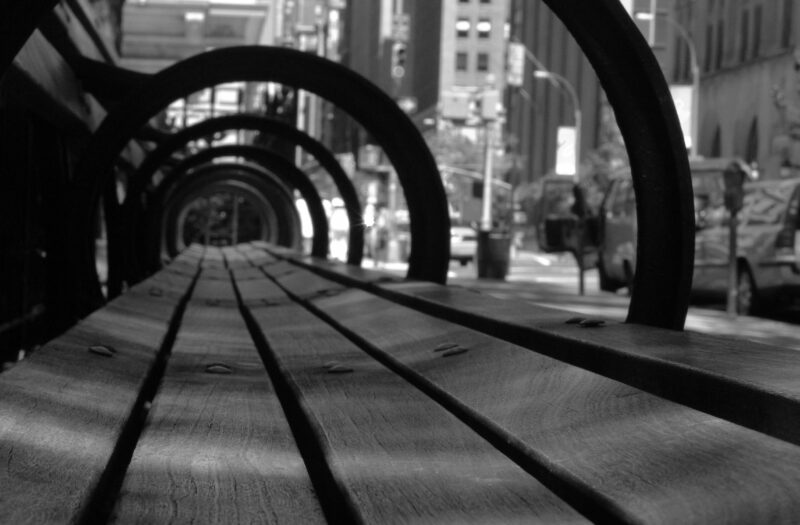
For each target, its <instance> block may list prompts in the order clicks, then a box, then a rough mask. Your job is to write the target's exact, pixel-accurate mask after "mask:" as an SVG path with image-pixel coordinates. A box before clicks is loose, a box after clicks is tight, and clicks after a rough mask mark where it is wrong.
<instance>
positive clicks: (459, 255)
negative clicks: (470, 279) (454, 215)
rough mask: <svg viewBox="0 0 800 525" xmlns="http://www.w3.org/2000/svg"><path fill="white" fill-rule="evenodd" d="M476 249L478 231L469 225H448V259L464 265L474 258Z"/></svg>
mask: <svg viewBox="0 0 800 525" xmlns="http://www.w3.org/2000/svg"><path fill="white" fill-rule="evenodd" d="M477 249H478V233H477V232H476V231H475V229H474V228H471V227H470V226H459V225H453V226H451V227H450V259H451V260H454V261H458V262H459V263H461V266H466V265H467V263H469V262H470V261H471V260H473V259H474V258H475V254H476V252H477Z"/></svg>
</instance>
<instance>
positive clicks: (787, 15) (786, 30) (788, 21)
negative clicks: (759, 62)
mask: <svg viewBox="0 0 800 525" xmlns="http://www.w3.org/2000/svg"><path fill="white" fill-rule="evenodd" d="M794 2H795V0H783V9H782V13H781V20H782V22H783V25H782V26H781V47H790V46H791V45H792V17H793V16H794V13H793V11H794V10H793V9H792V5H794Z"/></svg>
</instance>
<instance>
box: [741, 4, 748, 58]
mask: <svg viewBox="0 0 800 525" xmlns="http://www.w3.org/2000/svg"><path fill="white" fill-rule="evenodd" d="M739 20H740V24H741V28H740V29H739V38H740V39H741V40H740V41H739V62H744V61H745V60H747V53H748V52H749V51H750V11H748V10H746V9H745V10H744V11H742V17H741V18H740V19H739Z"/></svg>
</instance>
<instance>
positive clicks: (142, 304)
mask: <svg viewBox="0 0 800 525" xmlns="http://www.w3.org/2000/svg"><path fill="white" fill-rule="evenodd" d="M189 282H190V281H187V282H186V283H184V284H186V286H188V283H189ZM153 286H165V283H164V282H163V281H162V282H159V281H158V280H157V279H153V280H146V281H144V282H142V283H141V284H139V285H138V286H135V287H133V288H132V289H131V290H129V291H128V293H126V294H125V295H123V296H121V297H119V298H117V299H116V300H115V301H113V302H111V303H110V304H109V305H107V306H106V307H105V308H103V309H102V310H99V311H97V312H95V313H93V314H91V315H90V316H89V317H87V318H86V319H85V320H83V321H81V322H80V323H79V324H78V325H76V326H75V327H73V328H72V329H71V330H69V331H68V332H66V333H65V334H64V335H62V336H60V337H58V338H56V339H54V340H53V341H51V342H49V343H48V344H47V345H45V346H44V347H43V348H42V349H40V350H39V351H37V352H34V353H33V354H32V355H31V356H30V358H28V359H26V360H25V361H22V362H21V363H19V364H18V365H17V366H16V367H14V368H13V369H12V370H10V371H8V372H6V373H4V374H2V375H0V399H2V402H0V458H2V459H0V494H2V496H0V501H2V510H0V520H2V521H3V522H4V523H15V524H16V523H45V522H67V521H73V520H75V519H77V517H78V516H79V515H80V514H81V513H82V512H85V511H86V506H87V504H88V501H89V500H90V498H91V497H92V495H93V493H94V491H95V490H96V488H97V485H98V483H99V482H100V480H101V479H102V476H103V475H104V472H105V471H106V470H107V469H108V468H113V467H109V460H110V458H111V457H112V454H114V452H115V450H116V449H117V446H118V442H119V440H120V438H121V435H122V432H123V429H124V428H125V425H126V422H127V421H128V419H129V418H130V416H131V414H132V412H133V411H134V409H135V406H136V405H137V402H139V401H141V400H140V399H139V397H140V392H141V390H142V388H143V386H144V384H145V382H146V380H147V377H148V373H149V371H150V370H151V367H152V365H153V363H154V361H155V360H156V355H157V351H158V350H159V347H160V346H161V344H162V341H163V338H164V336H165V334H166V332H167V327H168V324H169V320H170V318H171V316H172V314H173V312H174V310H175V307H176V305H177V303H178V300H179V298H180V296H179V295H178V294H164V295H162V296H160V297H158V298H155V297H153V296H152V295H150V293H149V289H150V288H151V287H153ZM96 345H102V346H103V347H105V348H108V349H111V350H112V351H113V355H112V356H110V357H109V356H106V355H103V353H104V352H105V351H104V350H102V349H99V350H97V351H95V352H92V351H89V348H90V347H92V346H96Z"/></svg>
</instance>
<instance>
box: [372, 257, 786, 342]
mask: <svg viewBox="0 0 800 525" xmlns="http://www.w3.org/2000/svg"><path fill="white" fill-rule="evenodd" d="M364 265H365V267H368V268H370V267H372V262H371V261H366V262H365V263H364ZM382 269H385V270H388V271H391V272H396V273H399V274H404V272H405V265H404V264H402V263H390V264H387V265H384V266H383V267H382ZM448 284H450V285H457V286H463V287H466V288H471V289H474V290H479V291H481V292H482V293H487V294H491V295H493V296H495V297H498V298H501V299H522V300H525V301H531V302H534V303H537V304H540V305H543V306H549V307H552V308H561V309H565V310H569V311H573V312H576V313H581V314H586V315H591V316H599V317H604V318H607V319H611V320H616V321H624V320H625V316H626V315H627V311H628V303H629V298H628V296H627V295H626V294H625V290H621V291H620V292H619V293H618V294H613V293H608V292H602V291H600V289H599V286H598V282H597V270H588V271H587V272H586V274H585V286H586V293H585V295H583V296H580V295H579V294H578V270H577V267H576V266H575V260H574V259H573V258H572V256H571V255H560V254H543V253H537V252H532V251H517V253H516V254H515V257H514V258H513V259H512V264H511V268H510V272H509V275H508V277H507V278H506V280H505V281H496V280H486V279H477V276H476V267H475V264H473V263H470V264H468V265H466V266H461V265H460V264H459V263H457V262H452V263H451V264H450V274H449V276H448ZM798 324H800V312H798V311H797V310H792V311H783V312H776V313H774V314H770V318H758V317H749V316H738V317H735V318H732V317H730V316H728V315H727V314H726V313H725V305H724V304H722V303H719V304H702V305H692V306H691V307H690V308H689V315H688V316H687V319H686V329H687V330H693V331H697V332H702V333H713V334H716V335H723V334H724V335H731V336H735V337H741V338H746V339H751V340H754V341H759V342H763V343H769V344H775V345H780V346H786V347H788V348H795V349H798V350H800V329H798V326H797V325H798Z"/></svg>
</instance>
